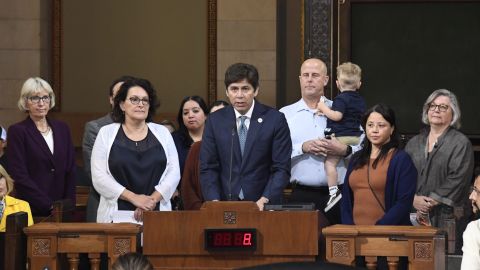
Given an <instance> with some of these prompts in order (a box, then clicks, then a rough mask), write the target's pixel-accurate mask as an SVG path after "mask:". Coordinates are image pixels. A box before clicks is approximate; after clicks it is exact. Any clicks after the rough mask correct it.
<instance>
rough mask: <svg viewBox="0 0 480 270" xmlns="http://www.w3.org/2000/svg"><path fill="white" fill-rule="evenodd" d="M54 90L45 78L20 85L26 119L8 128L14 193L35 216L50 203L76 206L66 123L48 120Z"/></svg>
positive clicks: (50, 206) (48, 211) (46, 213)
mask: <svg viewBox="0 0 480 270" xmlns="http://www.w3.org/2000/svg"><path fill="white" fill-rule="evenodd" d="M54 106H55V93H54V92H53V90H52V87H51V86H50V84H48V82H46V81H45V80H43V79H41V78H38V77H35V78H29V79H28V80H26V81H25V83H24V84H23V87H22V90H21V93H20V98H19V100H18V108H19V109H20V110H21V111H23V112H25V113H26V114H27V117H26V118H25V120H23V121H21V122H19V123H16V124H14V125H12V126H10V127H9V129H8V151H7V158H8V171H9V172H10V174H11V176H12V178H13V179H15V186H16V187H15V190H16V191H15V192H16V193H15V194H16V196H18V198H19V199H22V200H25V201H27V202H28V203H29V204H30V206H31V208H32V214H33V215H34V216H49V215H50V214H51V210H52V209H53V202H54V201H58V200H65V199H69V200H70V201H71V202H72V205H75V184H76V183H75V153H74V148H73V143H72V139H71V135H70V129H69V128H68V126H67V124H65V123H64V122H60V121H57V120H54V119H50V118H49V117H48V116H47V115H48V112H49V111H50V110H51V109H52V108H53V107H54Z"/></svg>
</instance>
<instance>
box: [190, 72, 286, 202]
mask: <svg viewBox="0 0 480 270" xmlns="http://www.w3.org/2000/svg"><path fill="white" fill-rule="evenodd" d="M258 80H259V78H258V71H257V69H256V68H255V67H254V66H252V65H249V64H243V63H237V64H233V65H231V66H230V67H229V68H228V69H227V71H226V72H225V87H226V94H227V97H228V98H229V100H230V103H231V104H232V106H229V107H226V108H224V109H221V110H219V111H217V112H215V113H213V114H211V115H209V116H208V119H207V122H206V125H205V130H204V133H203V138H202V147H201V150H200V183H201V186H202V191H203V194H204V197H205V200H207V201H216V200H234V201H236V200H248V201H254V202H256V203H257V205H258V207H259V209H260V210H263V207H264V204H265V203H268V202H271V203H280V202H281V200H282V197H283V189H284V188H285V186H286V185H287V184H288V181H289V178H290V155H291V151H292V141H291V139H290V131H289V128H288V125H287V121H286V120H285V116H284V115H283V114H282V113H280V112H278V111H277V110H275V109H273V108H270V107H268V106H265V105H263V104H261V103H260V102H258V101H256V100H255V97H256V96H257V95H258V91H259V86H258Z"/></svg>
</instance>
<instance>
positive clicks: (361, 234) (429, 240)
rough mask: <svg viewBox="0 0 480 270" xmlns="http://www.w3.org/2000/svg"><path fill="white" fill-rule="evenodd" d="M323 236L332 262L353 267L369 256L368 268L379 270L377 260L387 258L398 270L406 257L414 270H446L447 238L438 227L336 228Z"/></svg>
mask: <svg viewBox="0 0 480 270" xmlns="http://www.w3.org/2000/svg"><path fill="white" fill-rule="evenodd" d="M322 233H323V234H324V235H325V237H326V242H327V254H326V257H327V261H328V262H333V263H339V264H346V265H353V264H354V262H355V256H365V261H366V263H367V268H368V269H376V264H377V256H385V257H387V262H388V265H389V269H397V266H398V261H399V257H401V256H403V257H408V265H409V269H411V270H424V269H435V270H442V269H445V236H444V235H443V234H442V233H441V232H440V230H439V229H437V228H434V227H426V226H373V225H333V226H330V227H327V228H324V229H323V231H322Z"/></svg>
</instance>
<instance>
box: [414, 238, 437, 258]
mask: <svg viewBox="0 0 480 270" xmlns="http://www.w3.org/2000/svg"><path fill="white" fill-rule="evenodd" d="M413 248H414V256H415V259H421V260H431V259H432V258H433V256H432V255H433V245H432V243H431V242H415V243H414V244H413Z"/></svg>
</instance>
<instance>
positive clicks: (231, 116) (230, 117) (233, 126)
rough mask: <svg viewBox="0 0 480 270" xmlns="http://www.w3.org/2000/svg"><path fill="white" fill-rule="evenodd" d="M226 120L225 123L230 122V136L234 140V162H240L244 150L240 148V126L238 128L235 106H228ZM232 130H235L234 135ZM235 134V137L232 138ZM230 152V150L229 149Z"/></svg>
mask: <svg viewBox="0 0 480 270" xmlns="http://www.w3.org/2000/svg"><path fill="white" fill-rule="evenodd" d="M226 110H228V111H227V114H226V120H225V123H229V124H228V138H229V139H230V141H232V140H233V145H232V146H231V147H232V150H233V164H240V162H241V160H242V151H241V150H240V141H239V140H238V128H237V118H236V117H235V111H234V110H233V106H228V107H227V108H226ZM232 130H234V135H232ZM232 136H233V139H232V138H231V137H232ZM229 154H230V151H229Z"/></svg>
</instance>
